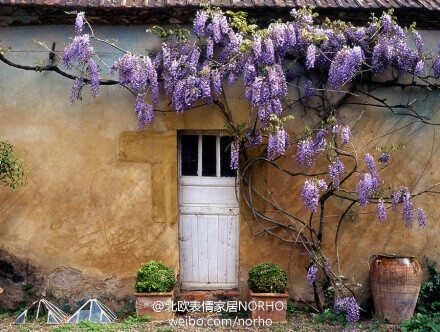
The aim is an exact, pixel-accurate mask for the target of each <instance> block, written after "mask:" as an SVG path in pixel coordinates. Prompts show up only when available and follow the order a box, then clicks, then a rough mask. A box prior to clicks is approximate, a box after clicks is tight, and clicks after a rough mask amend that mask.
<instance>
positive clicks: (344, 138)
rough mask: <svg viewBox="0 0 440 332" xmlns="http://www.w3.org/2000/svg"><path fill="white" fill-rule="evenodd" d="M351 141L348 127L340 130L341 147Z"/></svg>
mask: <svg viewBox="0 0 440 332" xmlns="http://www.w3.org/2000/svg"><path fill="white" fill-rule="evenodd" d="M350 139H351V130H350V127H349V126H345V127H342V128H341V143H342V145H346V144H348V143H350Z"/></svg>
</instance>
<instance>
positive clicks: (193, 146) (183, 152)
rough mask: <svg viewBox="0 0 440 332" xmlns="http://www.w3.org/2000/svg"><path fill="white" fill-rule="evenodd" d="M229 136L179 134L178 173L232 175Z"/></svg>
mask: <svg viewBox="0 0 440 332" xmlns="http://www.w3.org/2000/svg"><path fill="white" fill-rule="evenodd" d="M232 141H233V138H232V137H231V136H222V137H220V136H219V135H216V134H203V135H200V134H192V133H188V134H186V133H182V134H181V135H180V175H181V176H197V177H234V176H235V171H234V170H232V169H231V168H230V166H229V164H230V160H231V155H230V150H229V149H230V147H229V145H230V143H231V142H232Z"/></svg>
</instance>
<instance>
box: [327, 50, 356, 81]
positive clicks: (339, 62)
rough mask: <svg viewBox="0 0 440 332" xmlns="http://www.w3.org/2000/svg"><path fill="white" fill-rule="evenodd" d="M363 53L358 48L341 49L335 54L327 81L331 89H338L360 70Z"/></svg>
mask: <svg viewBox="0 0 440 332" xmlns="http://www.w3.org/2000/svg"><path fill="white" fill-rule="evenodd" d="M363 58H364V56H363V52H362V49H361V48H360V47H359V46H355V47H353V48H348V47H346V48H343V49H342V50H340V51H339V52H337V53H336V55H335V58H334V59H333V61H332V63H331V65H330V70H329V74H328V81H329V83H330V86H331V87H332V88H333V89H338V88H339V87H341V86H342V85H344V83H346V82H347V81H349V80H351V79H352V78H353V77H354V76H355V75H356V73H357V71H358V70H359V69H360V67H361V65H362V61H363Z"/></svg>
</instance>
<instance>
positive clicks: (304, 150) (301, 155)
mask: <svg viewBox="0 0 440 332" xmlns="http://www.w3.org/2000/svg"><path fill="white" fill-rule="evenodd" d="M315 158H316V152H315V150H314V149H313V141H312V138H311V137H308V138H307V139H304V140H302V141H300V142H299V143H298V144H297V145H296V165H297V166H299V167H300V166H304V167H305V169H306V170H309V169H310V168H312V167H313V165H314V164H315Z"/></svg>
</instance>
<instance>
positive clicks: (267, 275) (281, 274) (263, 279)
mask: <svg viewBox="0 0 440 332" xmlns="http://www.w3.org/2000/svg"><path fill="white" fill-rule="evenodd" d="M287 279H288V277H287V272H286V270H284V268H283V267H282V266H280V265H278V264H275V263H260V264H258V265H255V266H254V267H253V268H252V269H250V270H249V279H248V285H249V288H250V289H251V290H252V291H253V292H255V293H283V292H284V291H285V289H286V285H287Z"/></svg>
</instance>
